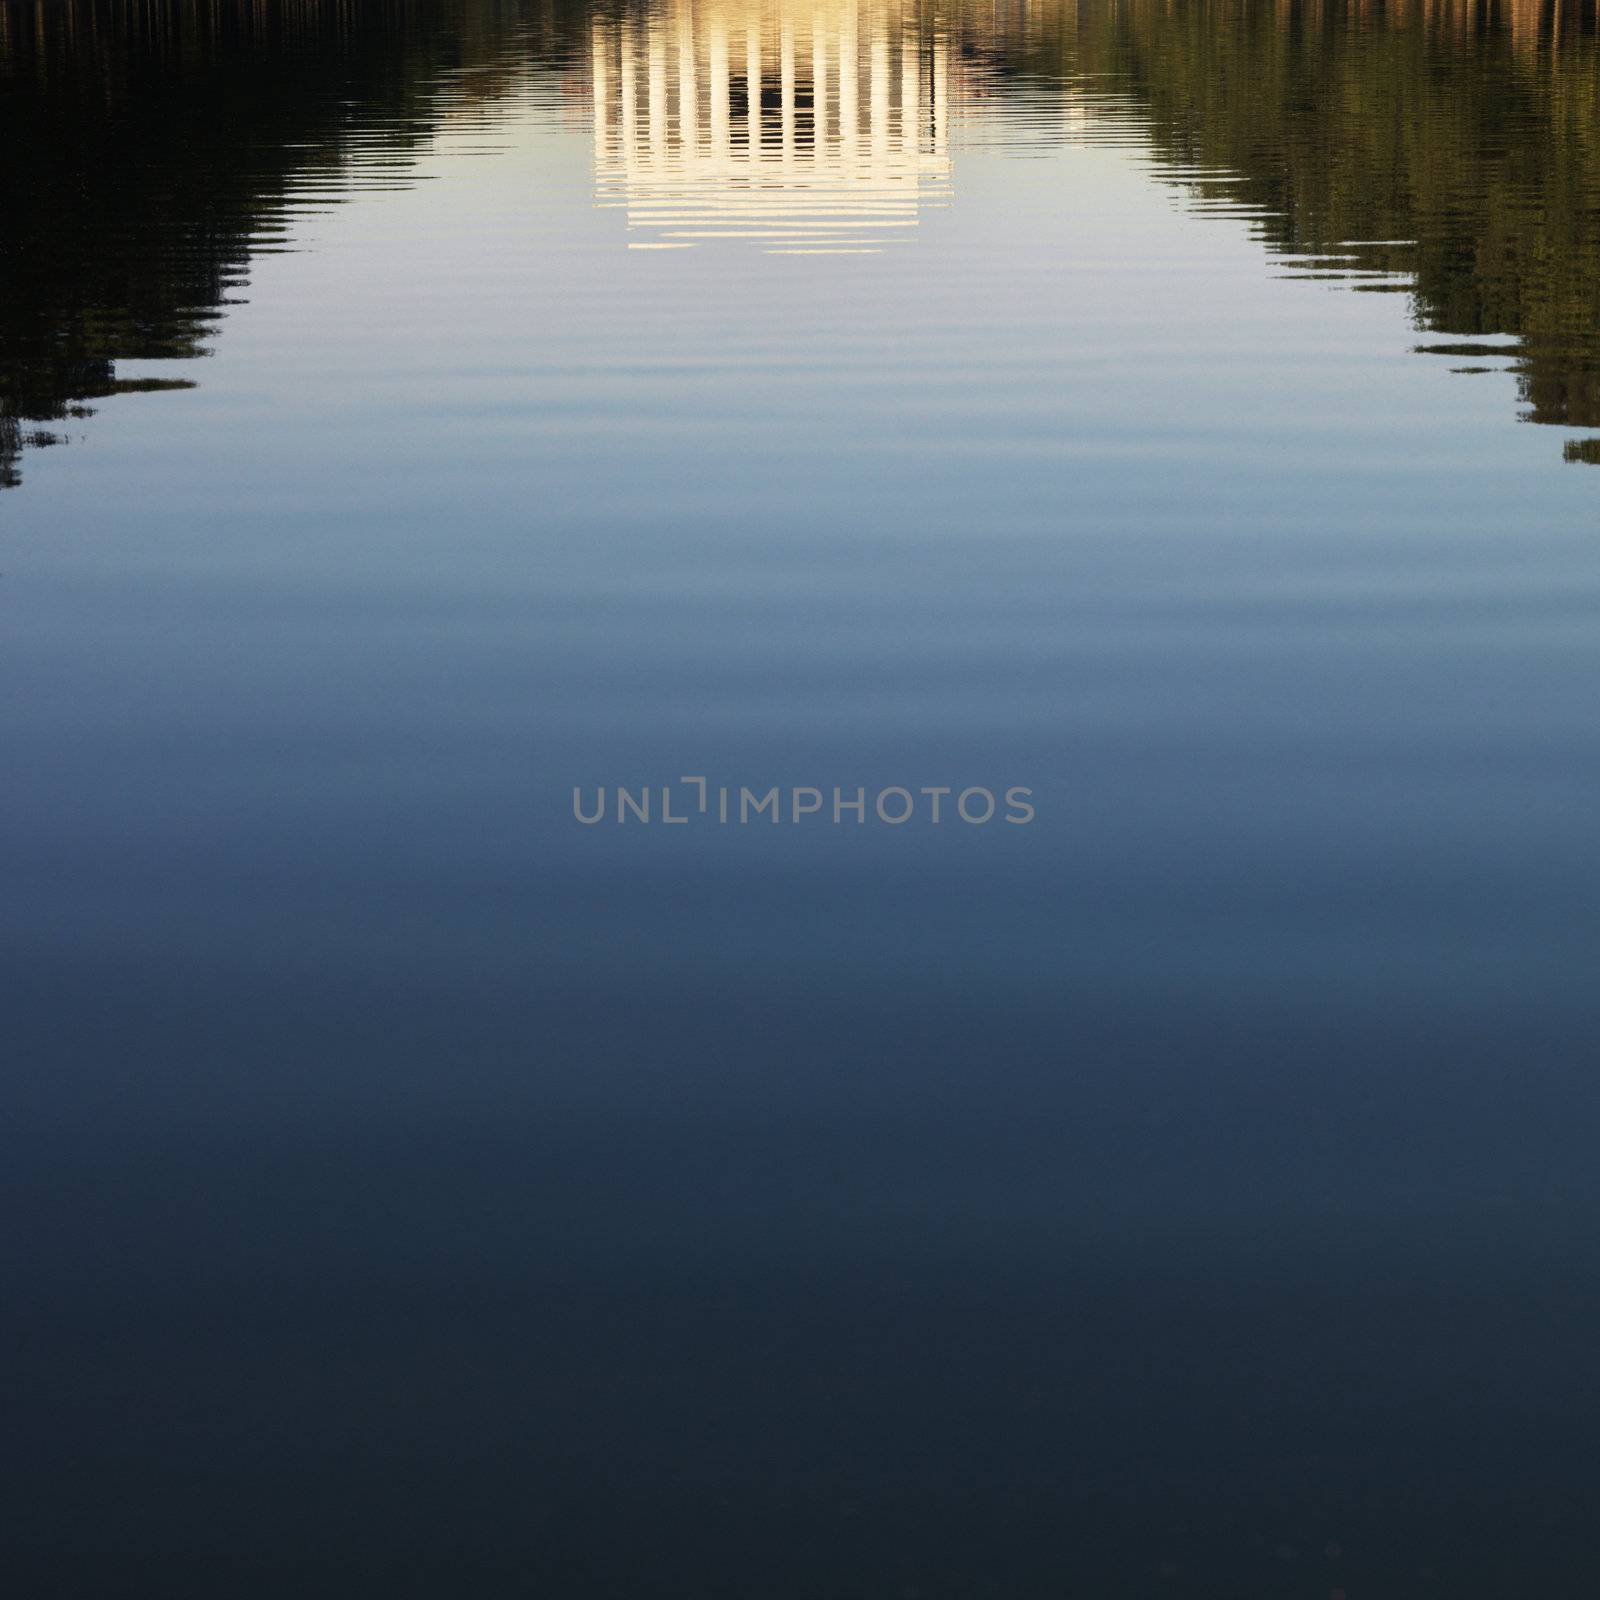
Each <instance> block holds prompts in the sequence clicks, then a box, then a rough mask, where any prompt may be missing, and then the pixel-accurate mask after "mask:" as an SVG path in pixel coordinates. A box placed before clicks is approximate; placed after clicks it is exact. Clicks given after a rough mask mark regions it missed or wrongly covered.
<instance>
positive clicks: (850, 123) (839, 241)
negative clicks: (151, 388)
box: [591, 0, 950, 254]
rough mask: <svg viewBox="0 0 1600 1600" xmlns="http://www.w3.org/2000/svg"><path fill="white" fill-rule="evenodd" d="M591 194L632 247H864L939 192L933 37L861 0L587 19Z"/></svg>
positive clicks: (735, 2)
mask: <svg viewBox="0 0 1600 1600" xmlns="http://www.w3.org/2000/svg"><path fill="white" fill-rule="evenodd" d="M591 46H592V62H591V74H592V77H591V82H592V89H593V108H594V162H595V183H596V194H597V199H598V203H599V204H600V205H602V206H608V207H616V208H617V209H618V210H621V211H623V212H624V213H625V214H626V217H627V225H628V229H629V239H628V243H629V246H630V247H631V248H634V249H674V248H676V249H686V248H689V247H691V246H693V245H696V244H699V243H701V242H703V241H707V240H745V241H750V242H752V243H754V244H755V245H756V246H757V247H758V248H761V249H763V250H766V251H769V252H773V253H779V254H838V253H846V252H848V253H864V252H874V251H878V250H881V249H882V248H883V247H884V246H885V245H886V244H889V243H891V242H893V241H894V240H895V239H896V238H899V237H903V236H904V234H905V232H906V230H909V229H912V228H915V227H916V226H917V223H918V220H919V217H920V215H921V213H922V211H923V210H924V209H925V208H927V207H929V206H934V205H941V204H944V203H945V202H946V200H947V198H948V195H949V192H950V156H949V117H950V62H949V54H950V52H949V41H948V39H947V37H946V36H945V35H944V34H943V33H942V32H941V31H938V30H937V29H931V28H927V27H922V26H919V21H918V14H917V13H916V12H915V11H914V10H913V9H912V8H909V7H901V6H890V5H885V4H872V3H870V0H867V3H863V0H824V3H822V4H820V5H802V4H799V3H796V0H678V3H676V4H673V5H670V6H666V7H663V8H661V9H660V10H658V11H654V12H652V13H651V14H650V15H648V16H647V17H639V18H627V19H624V20H621V21H615V20H596V21H595V22H594V24H593V26H592V29H591Z"/></svg>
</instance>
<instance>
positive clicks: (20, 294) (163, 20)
mask: <svg viewBox="0 0 1600 1600" xmlns="http://www.w3.org/2000/svg"><path fill="white" fill-rule="evenodd" d="M501 10H502V8H501V7H500V6H498V5H496V4H494V0H464V3H460V4H454V5H450V6H448V7H442V6H438V5H432V4H419V3H415V0H204V3H200V0H53V3H52V4H51V5H48V6H36V5H34V4H33V3H31V0H29V3H26V4H23V3H19V0H0V149H4V150H5V151H6V152H7V153H6V158H5V159H4V160H3V161H0V219H3V220H0V486H4V485H6V484H14V483H15V482H16V480H17V457H18V452H19V449H20V448H21V447H22V446H23V445H26V444H29V443H48V442H52V441H53V439H54V437H55V433H54V432H53V431H52V430H50V429H49V428H45V427H39V428H35V427H30V426H29V424H30V423H38V424H46V423H50V422H54V421H59V420H62V419H65V418H70V417H73V416H81V415H83V414H84V413H85V409H86V407H85V402H88V401H92V400H95V399H98V398H100V397H103V396H106V395H110V394H115V393H121V392H124V391H126V390H128V389H129V388H151V387H169V386H171V385H169V384H158V383H156V382H154V381H152V380H132V381H127V380H119V379H118V378H117V376H116V373H115V363H117V362H119V361H125V360H146V359H162V358H190V357H195V356H200V355H204V354H205V353H206V349H207V340H208V336H209V334H210V332H211V330H212V327H213V325H214V324H215V323H216V322H217V321H218V320H219V318H220V317H221V316H222V314H223V312H222V308H223V307H224V306H226V305H227V304H228V302H229V300H230V299H231V298H235V297H236V296H237V293H238V290H239V288H240V286H241V285H242V283H243V281H244V278H245V274H246V272H247V270H248V267H249V262H250V259H251V257H252V256H253V255H255V254H257V253H259V252H261V251H264V250H270V249H272V248H274V247H275V246H277V245H278V241H279V238H280V236H281V232H282V230H283V228H284V226H285V223H286V221H287V218H288V216H289V213H290V210H291V208H292V206H293V205H294V204H295V203H296V202H297V197H298V196H299V195H302V194H304V192H305V191H306V189H307V187H308V186H310V185H315V186H316V187H317V188H318V191H319V199H322V200H326V199H327V198H330V196H329V195H328V194H327V193H326V192H325V191H328V190H337V189H338V188H339V187H340V186H341V185H342V184H343V183H345V182H346V181H348V179H349V176H350V174H349V167H350V164H351V160H352V154H351V152H352V150H353V149H355V148H357V147H359V146H362V145H363V144H364V145H365V146H366V147H367V148H369V149H371V150H373V151H374V152H375V153H376V155H377V156H378V158H379V159H380V160H382V161H383V162H384V163H386V164H392V163H394V162H395V161H396V159H397V158H398V159H399V160H400V161H401V162H402V163H403V162H404V161H405V160H406V159H407V158H408V156H409V155H410V153H411V152H413V151H414V150H415V149H417V148H418V147H419V146H420V145H421V144H422V142H423V141H424V140H425V139H426V138H427V136H428V134H429V133H430V132H431V130H432V126H433V124H434V122H435V121H436V120H438V117H439V116H441V115H442V114H443V113H442V112H441V111H440V110H439V108H438V106H437V104H436V102H435V99H434V98H433V96H432V91H433V90H434V87H435V85H436V84H437V82H438V79H439V75H440V74H441V72H443V71H445V70H447V69H459V72H460V76H459V80H458V81H457V82H456V83H455V84H454V88H453V96H452V99H451V102H450V104H451V107H460V106H461V105H463V104H464V103H468V102H470V101H471V100H472V99H474V98H476V97H477V96H478V95H479V94H480V93H481V92H482V91H483V89H484V88H485V85H482V84H479V83H478V82H477V81H476V79H475V77H474V75H473V72H472V71H471V70H470V69H471V68H472V67H473V66H474V65H475V63H476V60H477V57H476V55H475V54H474V52H475V51H476V49H477V45H478V41H479V38H480V37H482V38H485V39H492V40H494V41H496V42H497V43H498V44H499V46H500V47H501V48H504V41H505V38H506V33H507V30H506V28H505V27H504V26H503V24H502V23H501V21H500V12H501ZM444 19H448V25H447V24H446V20H444ZM385 170H386V172H388V167H387V165H386V168H385ZM386 181H393V177H392V173H390V175H389V176H388V178H387V180H386Z"/></svg>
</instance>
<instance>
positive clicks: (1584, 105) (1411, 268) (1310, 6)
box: [980, 0, 1600, 460]
mask: <svg viewBox="0 0 1600 1600" xmlns="http://www.w3.org/2000/svg"><path fill="white" fill-rule="evenodd" d="M1018 15H1019V16H1023V15H1026V16H1027V17H1028V18H1029V19H1032V21H1033V25H1032V26H1030V27H1026V28H1025V27H1022V26H1018V27H1016V28H1015V29H1014V30H1013V33H1012V35H1011V36H1010V37H1009V38H1008V39H1007V40H1006V44H1005V47H1004V48H1003V49H1002V50H1001V52H1000V53H1001V54H1002V56H1003V58H1004V59H1005V61H1006V63H1007V66H1008V69H1009V70H1010V71H1012V72H1016V71H1018V70H1019V69H1020V70H1022V71H1023V72H1026V73H1027V74H1029V75H1031V76H1033V77H1034V78H1036V79H1039V80H1049V79H1053V80H1055V81H1061V79H1062V78H1063V77H1067V78H1072V77H1077V76H1078V75H1080V74H1106V75H1107V80H1105V81H1109V82H1112V83H1116V84H1118V85H1119V86H1121V87H1124V88H1126V89H1127V90H1128V91H1129V92H1131V94H1132V95H1133V96H1134V97H1135V99H1136V100H1137V101H1138V102H1139V103H1140V104H1141V106H1142V107H1143V109H1144V111H1145V113H1146V116H1147V118H1148V127H1149V136H1150V138H1151V141H1152V144H1153V146H1154V148H1155V152H1156V154H1157V155H1158V156H1159V157H1160V158H1161V159H1162V161H1163V163H1164V164H1165V165H1166V166H1167V167H1169V168H1170V169H1176V170H1179V171H1183V172H1187V173H1208V174H1211V175H1212V176H1211V177H1209V178H1207V177H1199V176H1195V177H1185V178H1184V179H1182V181H1184V182H1185V183H1187V184H1189V185H1190V186H1191V188H1192V191H1193V192H1194V193H1195V194H1196V195H1197V197H1199V198H1200V199H1203V200H1205V201H1207V202H1212V203H1216V204H1219V205H1225V206H1227V207H1230V208H1232V207H1237V208H1239V209H1240V210H1243V211H1249V212H1252V213H1254V214H1255V216H1256V217H1257V218H1258V222H1257V226H1258V227H1259V229H1260V231H1261V233H1262V236H1263V237H1264V239H1265V240H1266V242H1267V244H1268V246H1269V248H1271V249H1273V250H1276V251H1281V252H1284V253H1287V254H1292V255H1296V256H1304V257H1308V258H1311V259H1313V260H1316V259H1317V258H1323V259H1324V260H1325V261H1326V263H1327V266H1328V267H1329V268H1331V269H1333V270H1334V271H1336V272H1338V273H1340V274H1348V275H1351V276H1355V275H1358V274H1361V273H1370V274H1382V273H1395V274H1403V275H1404V278H1405V279H1406V280H1408V281H1409V284H1410V287H1411V290H1412V295H1413V299H1414V303H1415V307H1416V315H1417V319H1418V322H1419V323H1420V325H1421V326H1423V327H1424V328H1427V329H1431V330H1434V331H1437V332H1440V333H1450V334H1454V335H1457V336H1466V337H1467V338H1469V339H1470V338H1476V337H1481V336H1484V335H1490V334H1502V335H1504V334H1510V335H1515V336H1517V339H1516V342H1515V343H1514V344H1512V345H1509V346H1507V345H1504V344H1501V345H1496V346H1492V347H1485V348H1483V349H1481V350H1474V349H1473V348H1472V347H1471V346H1468V347H1466V348H1461V347H1459V346H1458V347H1456V348H1455V349H1454V350H1453V351H1452V352H1451V353H1453V354H1461V355H1473V354H1480V355H1483V354H1493V355H1496V356H1504V355H1507V354H1510V355H1513V356H1514V357H1515V361H1516V368H1517V372H1518V376H1519V381H1520V386H1521V391H1522V396H1523V399H1524V400H1525V401H1526V403H1527V406H1528V413H1527V414H1528V416H1529V417H1530V419H1531V420H1533V421H1537V422H1551V423H1558V424H1564V425H1567V426H1575V427H1600V95H1597V90H1596V85H1597V83H1600V76H1597V74H1600V50H1597V48H1596V37H1595V20H1596V19H1595V12H1594V9H1593V7H1587V8H1582V7H1577V6H1568V7H1566V8H1564V9H1563V8H1561V7H1560V6H1559V5H1557V4H1555V3H1554V0H1544V3H1543V4H1542V5H1541V4H1540V3H1539V0H1533V3H1531V4H1524V3H1522V0H1511V3H1509V4H1508V3H1506V0H1483V3H1481V4H1466V3H1449V0H1444V3H1431V4H1427V5H1421V4H1410V5H1408V4H1404V3H1401V4H1397V5H1388V6H1386V5H1383V4H1381V3H1378V4H1373V3H1368V0H1309V3H1306V0H1259V3H1258V0H1189V3H1171V0H1124V3H1121V4H1116V5H1105V6H1095V7H1091V6H1088V5H1083V6H1077V7H1074V6H1067V7H1063V8H1062V9H1061V10H1059V11H1057V12H1055V13H1054V14H1053V18H1054V20H1052V21H1049V22H1047V23H1045V24H1042V25H1041V24H1039V23H1038V21H1037V13H1035V12H1033V11H1032V10H1031V8H1030V9H1029V10H1028V11H1027V12H1026V13H1023V12H1019V13H1018ZM980 42H981V43H982V45H983V46H984V47H986V48H988V49H990V50H993V49H994V48H995V43H996V41H995V40H994V39H993V38H986V39H982V40H981V41H980ZM1088 81H1094V80H1093V79H1090V80H1088ZM1377 241H1402V242H1400V243H1381V242H1377ZM1568 457H1569V459H1575V460H1590V459H1593V452H1588V451H1584V450H1581V449H1580V450H1575V451H1569V452H1568Z"/></svg>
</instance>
